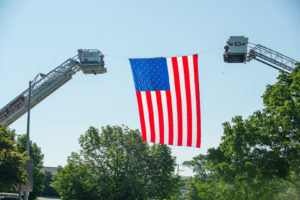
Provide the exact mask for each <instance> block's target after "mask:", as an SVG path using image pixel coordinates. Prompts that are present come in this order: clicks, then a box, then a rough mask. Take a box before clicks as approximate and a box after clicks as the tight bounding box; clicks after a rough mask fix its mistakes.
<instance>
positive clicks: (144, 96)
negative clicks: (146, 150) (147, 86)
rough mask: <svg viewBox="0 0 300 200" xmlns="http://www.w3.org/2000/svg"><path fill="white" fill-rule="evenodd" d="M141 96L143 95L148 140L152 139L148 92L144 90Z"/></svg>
mask: <svg viewBox="0 0 300 200" xmlns="http://www.w3.org/2000/svg"><path fill="white" fill-rule="evenodd" d="M141 97H142V103H143V110H144V118H145V126H146V137H147V138H146V141H151V131H150V119H149V112H148V106H147V98H146V92H144V91H142V92H141Z"/></svg>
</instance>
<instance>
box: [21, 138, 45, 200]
mask: <svg viewBox="0 0 300 200" xmlns="http://www.w3.org/2000/svg"><path fill="white" fill-rule="evenodd" d="M16 147H17V149H18V151H19V152H24V153H25V152H26V135H22V136H19V137H18V139H17V143H16ZM29 156H30V158H31V159H33V190H32V192H30V195H29V200H34V199H36V197H38V196H40V195H41V193H42V191H43V190H44V186H43V179H44V175H43V173H42V172H41V169H42V168H43V159H44V155H43V154H42V152H41V148H40V147H38V146H37V144H36V143H32V142H31V141H30V145H29Z"/></svg>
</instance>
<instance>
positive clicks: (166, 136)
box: [160, 91, 169, 144]
mask: <svg viewBox="0 0 300 200" xmlns="http://www.w3.org/2000/svg"><path fill="white" fill-rule="evenodd" d="M160 94H161V101H162V109H163V115H164V144H169V118H168V106H167V96H166V91H160Z"/></svg>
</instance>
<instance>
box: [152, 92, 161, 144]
mask: <svg viewBox="0 0 300 200" xmlns="http://www.w3.org/2000/svg"><path fill="white" fill-rule="evenodd" d="M151 99H152V105H153V115H154V127H155V143H159V138H160V131H159V118H158V107H157V98H156V93H155V91H151Z"/></svg>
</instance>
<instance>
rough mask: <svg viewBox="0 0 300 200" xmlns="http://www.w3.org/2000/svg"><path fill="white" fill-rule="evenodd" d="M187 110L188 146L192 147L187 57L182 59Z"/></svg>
mask: <svg viewBox="0 0 300 200" xmlns="http://www.w3.org/2000/svg"><path fill="white" fill-rule="evenodd" d="M182 62H183V70H184V82H185V93H186V108H187V112H186V113H187V144H186V145H187V146H188V147H190V146H192V131H193V130H192V100H191V87H190V74H189V63H188V58H187V56H183V57H182Z"/></svg>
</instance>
